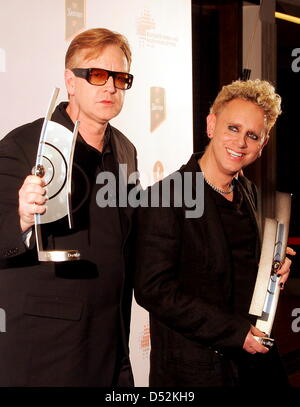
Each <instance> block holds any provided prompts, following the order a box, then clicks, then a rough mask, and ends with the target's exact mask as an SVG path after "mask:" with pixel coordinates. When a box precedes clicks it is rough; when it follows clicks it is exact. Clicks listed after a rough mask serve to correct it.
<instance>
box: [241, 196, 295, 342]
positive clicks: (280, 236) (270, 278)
mask: <svg viewBox="0 0 300 407" xmlns="http://www.w3.org/2000/svg"><path fill="white" fill-rule="evenodd" d="M290 214H291V195H290V194H288V193H283V192H276V206H275V219H270V218H266V220H265V227H264V238H263V244H262V250H261V256H260V261H259V268H258V273H257V278H256V283H255V287H254V292H253V297H252V301H251V305H250V309H249V314H251V315H255V316H257V317H258V318H257V321H256V325H255V326H256V328H258V329H259V330H261V331H262V332H264V333H265V334H266V336H265V337H257V336H256V337H255V338H256V339H257V340H258V341H259V342H260V343H262V344H263V345H264V346H267V347H271V346H272V345H273V341H274V340H273V339H272V338H270V335H271V330H272V326H273V322H274V318H275V314H276V308H277V304H278V298H279V293H280V287H279V278H280V275H278V274H277V271H278V270H279V268H280V267H281V265H282V263H283V262H284V259H285V253H286V246H287V240H288V233H289V223H290Z"/></svg>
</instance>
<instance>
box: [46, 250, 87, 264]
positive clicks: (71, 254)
mask: <svg viewBox="0 0 300 407" xmlns="http://www.w3.org/2000/svg"><path fill="white" fill-rule="evenodd" d="M38 258H39V261H53V262H61V261H74V260H80V252H79V251H78V250H49V251H39V252H38Z"/></svg>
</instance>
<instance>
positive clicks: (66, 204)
mask: <svg viewBox="0 0 300 407" xmlns="http://www.w3.org/2000/svg"><path fill="white" fill-rule="evenodd" d="M58 92H59V88H55V89H54V91H53V94H52V97H51V100H50V103H49V107H48V110H47V113H46V117H45V120H44V123H43V127H42V131H41V135H40V141H39V146H38V152H37V157H36V162H35V167H34V168H33V174H34V175H37V176H39V177H41V178H44V181H45V187H46V188H47V195H48V201H47V209H46V212H45V213H44V214H35V215H34V223H35V237H36V245H37V252H38V259H39V261H53V262H60V261H70V260H79V259H80V252H79V251H78V250H43V241H42V225H43V224H45V223H50V222H55V221H56V220H58V219H61V218H63V217H64V216H68V221H69V227H70V228H72V211H71V181H72V163H73V155H74V149H75V143H76V137H77V133H78V126H79V122H78V121H77V122H76V123H75V127H74V131H73V133H72V132H71V131H69V130H68V129H67V128H66V127H64V126H62V125H61V124H58V123H56V122H53V121H51V120H50V119H51V116H52V113H53V110H54V107H55V102H56V99H57V95H58Z"/></svg>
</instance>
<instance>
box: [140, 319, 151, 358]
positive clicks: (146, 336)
mask: <svg viewBox="0 0 300 407" xmlns="http://www.w3.org/2000/svg"><path fill="white" fill-rule="evenodd" d="M139 342H140V351H141V353H142V358H143V359H147V358H148V356H149V352H150V328H149V323H147V324H144V329H143V332H141V333H140V337H139Z"/></svg>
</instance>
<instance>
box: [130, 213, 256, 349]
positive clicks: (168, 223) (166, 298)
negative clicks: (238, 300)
mask: <svg viewBox="0 0 300 407" xmlns="http://www.w3.org/2000/svg"><path fill="white" fill-rule="evenodd" d="M137 220H138V228H137V229H138V230H137V253H136V256H137V265H136V273H135V298H136V301H137V303H138V304H140V305H141V306H143V307H144V308H145V309H146V310H148V311H149V312H150V313H151V314H152V315H153V316H154V317H155V318H156V319H157V320H159V321H160V322H162V323H163V324H165V325H166V326H168V327H169V328H171V329H173V330H175V331H176V332H178V333H180V334H182V335H184V336H185V337H187V338H189V339H191V340H193V341H196V342H199V343H202V344H203V345H205V346H209V347H211V348H213V349H215V350H222V349H223V350H226V348H228V349H229V348H240V347H242V345H243V343H244V339H245V337H246V335H247V332H248V331H249V329H250V323H249V321H247V320H246V319H244V318H242V317H240V316H238V315H233V314H230V313H227V312H225V311H224V310H222V309H220V308H218V307H217V306H215V305H213V304H211V303H207V302H206V301H204V300H203V299H201V298H200V297H195V296H192V295H190V294H187V293H186V292H185V291H184V289H183V288H182V285H181V284H180V281H179V280H178V278H177V272H178V266H179V264H180V261H182V259H181V258H180V250H181V239H182V237H181V234H182V232H181V226H180V222H179V217H178V215H177V212H176V209H174V208H163V207H158V208H139V210H138V214H137ZM195 238H197V237H196V236H195ZM182 267H184V265H183V266H182ZM199 267H201V265H200V264H199ZM194 283H195V284H201V281H195V282H194Z"/></svg>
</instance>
